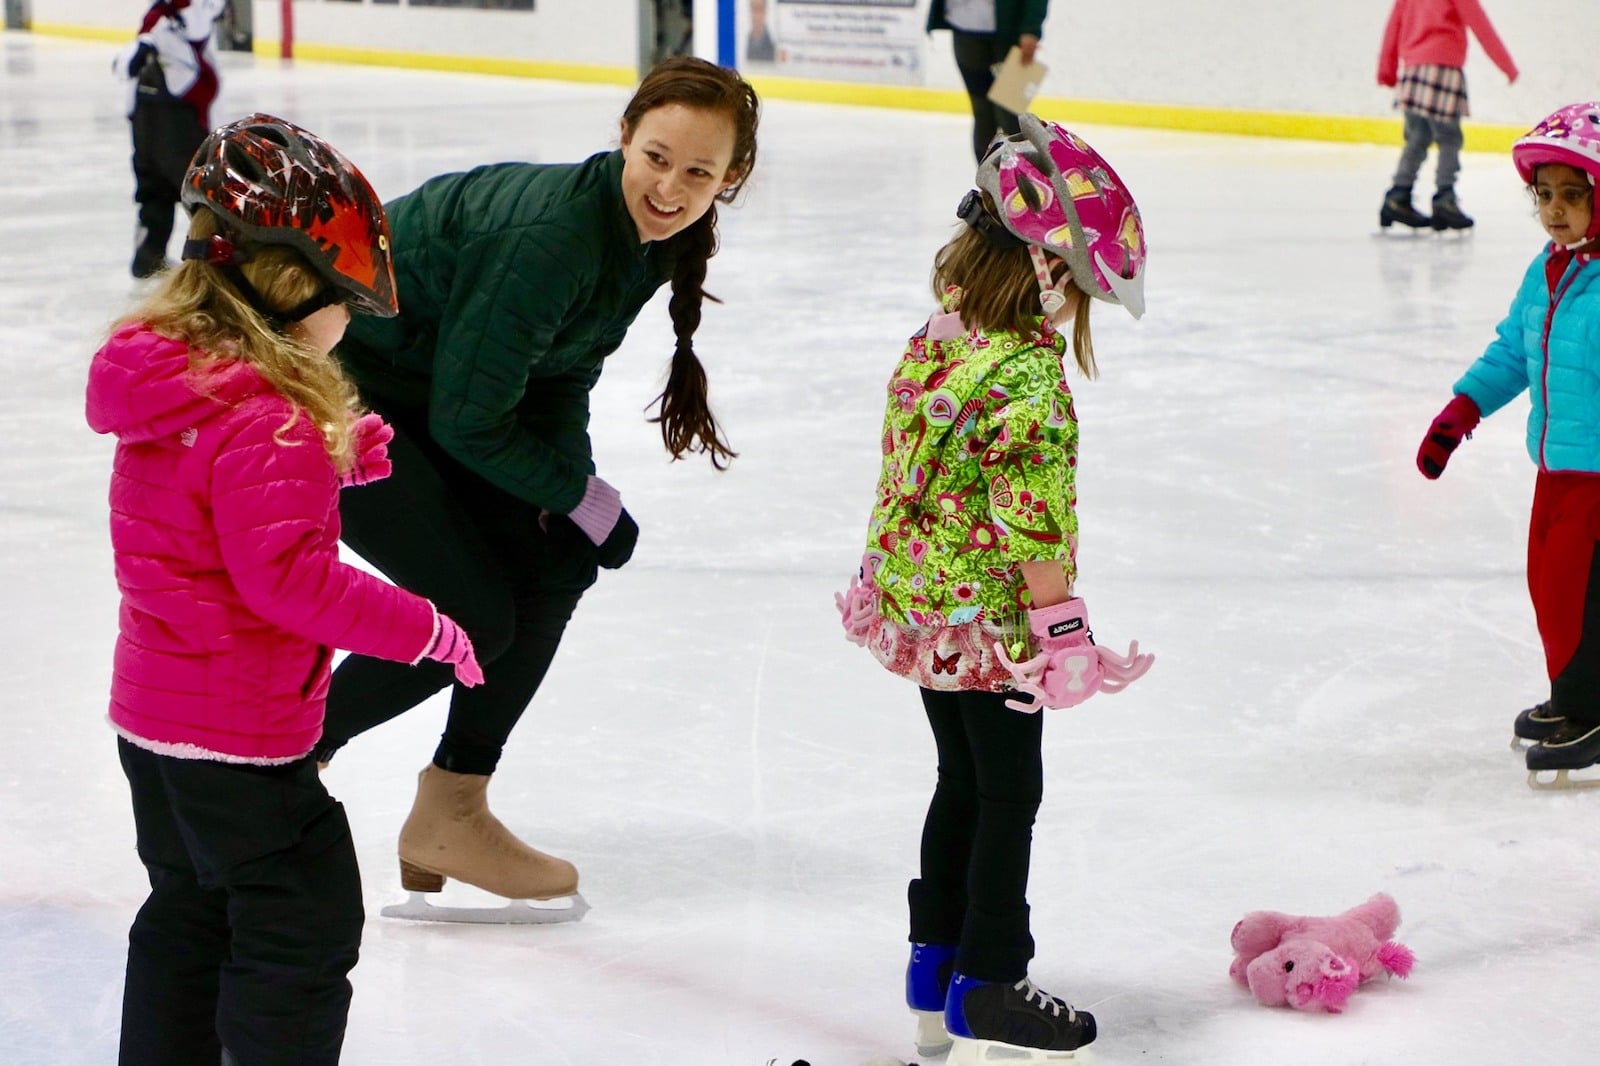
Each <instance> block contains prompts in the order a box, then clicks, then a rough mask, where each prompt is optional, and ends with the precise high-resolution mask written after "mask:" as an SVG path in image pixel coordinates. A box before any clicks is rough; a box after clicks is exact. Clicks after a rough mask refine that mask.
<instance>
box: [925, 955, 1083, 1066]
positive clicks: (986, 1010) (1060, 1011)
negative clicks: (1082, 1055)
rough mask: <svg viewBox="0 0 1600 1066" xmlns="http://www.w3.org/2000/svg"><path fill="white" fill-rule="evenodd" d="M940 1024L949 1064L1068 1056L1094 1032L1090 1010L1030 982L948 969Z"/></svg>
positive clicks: (1058, 1059)
mask: <svg viewBox="0 0 1600 1066" xmlns="http://www.w3.org/2000/svg"><path fill="white" fill-rule="evenodd" d="M944 1025H945V1028H946V1029H947V1030H949V1032H950V1036H951V1039H952V1041H953V1043H954V1046H953V1047H952V1048H951V1049H950V1062H949V1066H982V1064H984V1063H988V1062H1007V1063H1051V1062H1071V1061H1072V1060H1073V1058H1074V1054H1075V1052H1077V1050H1078V1049H1079V1048H1081V1047H1083V1046H1085V1045H1086V1044H1090V1043H1092V1042H1093V1041H1094V1038H1095V1027H1094V1015H1092V1014H1090V1013H1089V1012H1088V1011H1084V1010H1073V1009H1072V1007H1071V1006H1070V1005H1069V1004H1067V1003H1066V1002H1065V1001H1064V1000H1060V999H1057V998H1056V997H1055V996H1052V995H1050V994H1049V993H1046V992H1042V991H1040V990H1039V989H1038V988H1036V987H1034V984H1033V982H1032V981H1030V980H1028V979H1027V978H1026V977H1024V978H1023V979H1022V980H1020V981H1018V982H1017V983H1016V984H1006V983H1004V982H999V981H979V980H976V979H975V978H971V977H968V976H966V975H965V974H962V973H959V972H958V973H954V974H951V975H950V992H949V994H948V995H947V996H946V997H945V1001H944Z"/></svg>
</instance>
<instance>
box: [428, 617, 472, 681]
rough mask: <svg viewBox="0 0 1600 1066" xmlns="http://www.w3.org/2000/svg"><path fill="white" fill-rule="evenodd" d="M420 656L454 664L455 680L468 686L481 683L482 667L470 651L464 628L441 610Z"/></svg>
mask: <svg viewBox="0 0 1600 1066" xmlns="http://www.w3.org/2000/svg"><path fill="white" fill-rule="evenodd" d="M422 657H423V658H424V659H432V660H433V661H434V662H440V663H449V664H450V665H451V666H454V667H455V668H456V680H457V681H459V682H461V683H462V684H463V685H465V686H467V687H468V688H472V687H473V686H474V685H481V684H483V669H482V667H480V666H479V665H478V657H477V656H476V655H474V654H473V652H472V641H470V640H468V639H467V633H466V630H464V629H462V628H461V627H460V626H458V625H456V623H455V620H454V619H453V618H451V617H450V616H449V615H447V614H445V613H444V612H442V611H441V612H440V613H439V616H438V619H437V620H436V621H435V622H434V627H433V640H432V642H431V643H429V645H428V650H427V651H425V652H423V653H422Z"/></svg>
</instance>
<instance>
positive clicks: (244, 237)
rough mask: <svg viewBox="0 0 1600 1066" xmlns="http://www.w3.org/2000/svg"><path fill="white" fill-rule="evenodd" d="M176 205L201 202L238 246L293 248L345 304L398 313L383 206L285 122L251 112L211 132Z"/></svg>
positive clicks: (339, 159) (317, 143)
mask: <svg viewBox="0 0 1600 1066" xmlns="http://www.w3.org/2000/svg"><path fill="white" fill-rule="evenodd" d="M183 204H184V206H185V207H187V208H188V209H189V211H190V212H191V213H193V212H194V211H195V210H197V209H198V208H201V207H204V208H209V209H210V210H211V211H213V212H214V213H216V214H217V215H218V217H219V218H220V219H221V221H222V228H223V230H224V231H225V232H226V233H227V235H228V236H229V237H231V238H232V239H233V240H235V241H241V242H243V243H244V245H245V246H246V247H248V245H250V244H281V245H287V246H288V247H290V248H293V249H294V250H295V251H297V252H299V253H300V254H301V255H302V256H304V257H305V259H306V261H307V262H309V263H310V264H311V266H312V268H313V269H315V270H316V271H317V273H318V274H320V275H321V276H322V277H323V279H324V280H326V281H327V282H328V283H329V284H330V285H332V286H334V288H335V289H336V290H337V291H338V296H339V297H340V298H341V299H343V300H344V301H345V302H346V303H348V304H349V305H350V307H351V310H353V311H359V312H361V313H363V314H368V315H377V316H379V317H381V318H392V317H394V315H396V314H398V313H399V302H398V301H397V299H396V297H395V284H394V266H393V265H392V263H391V262H390V258H389V220H388V218H387V217H386V216H385V215H384V213H383V203H382V202H381V201H380V200H379V199H378V194H377V193H375V192H373V191H372V186H371V185H369V184H367V179H366V178H364V177H362V176H361V171H359V170H357V169H356V168H355V166H354V164H352V163H351V162H350V161H349V160H348V159H346V158H345V157H344V156H343V155H341V154H340V153H339V151H338V150H337V149H335V148H334V147H333V146H332V145H330V144H329V143H328V142H327V141H324V140H323V139H322V138H320V137H318V136H316V135H315V134H312V133H308V132H306V131H305V130H303V129H301V128H300V127H299V126H296V125H295V124H294V123H292V122H289V121H287V120H285V119H281V118H277V117H275V116H273V115H265V114H255V115H251V116H250V117H249V118H243V119H240V120H239V121H237V122H232V123H229V124H228V125H226V126H219V127H218V128H217V129H215V130H212V131H211V133H210V134H209V135H208V136H207V137H206V139H205V141H204V142H203V143H202V144H201V145H200V148H199V149H198V150H197V151H196V152H195V156H194V161H193V162H192V163H191V164H190V166H189V173H188V174H187V175H186V176H185V178H184V183H183Z"/></svg>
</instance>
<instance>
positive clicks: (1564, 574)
mask: <svg viewBox="0 0 1600 1066" xmlns="http://www.w3.org/2000/svg"><path fill="white" fill-rule="evenodd" d="M1597 547H1600V476H1596V475H1593V474H1552V473H1549V472H1547V471H1540V472H1539V476H1538V480H1537V481H1536V482H1535V483H1534V488H1533V516H1532V519H1531V521H1530V522H1529V525H1528V591H1529V593H1530V594H1531V595H1532V596H1533V613H1534V618H1535V619H1536V620H1537V622H1538V625H1539V637H1540V639H1541V640H1543V642H1544V656H1545V666H1546V668H1547V669H1548V671H1549V674H1550V696H1551V700H1552V701H1553V702H1554V703H1555V705H1556V706H1555V710H1556V712H1557V713H1559V714H1562V715H1564V716H1566V717H1569V718H1576V719H1579V720H1583V721H1593V722H1595V723H1597V724H1600V566H1597V565H1595V564H1596V554H1597Z"/></svg>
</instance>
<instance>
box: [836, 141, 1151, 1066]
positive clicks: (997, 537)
mask: <svg viewBox="0 0 1600 1066" xmlns="http://www.w3.org/2000/svg"><path fill="white" fill-rule="evenodd" d="M1019 122H1020V125H1021V129H1022V132H1021V133H1020V134H1014V135H1012V136H1010V137H1007V138H1005V139H1004V140H1001V141H998V142H996V144H995V145H994V146H993V147H992V148H991V149H990V151H989V153H988V154H987V155H986V156H985V157H984V159H983V161H982V162H981V163H980V164H979V166H978V172H977V185H978V188H977V189H974V190H972V191H971V192H969V193H968V194H967V196H966V198H965V199H963V200H962V202H961V205H960V207H959V208H958V210H957V215H958V217H959V218H960V219H961V220H962V221H963V222H965V223H966V225H965V226H964V227H963V228H962V229H961V230H960V231H959V232H958V233H957V235H956V236H955V237H954V238H953V239H952V240H951V241H949V242H948V243H947V244H946V245H945V246H944V247H943V248H941V249H940V250H939V252H938V253H937V255H936V256H935V258H934V271H933V274H934V279H933V288H934V294H935V296H937V297H938V298H939V300H940V304H941V307H940V311H939V312H938V313H935V314H934V315H933V316H932V317H931V318H929V320H928V322H927V324H926V325H925V326H924V327H923V328H922V329H921V330H919V331H918V332H917V333H916V334H915V335H914V336H913V337H912V338H911V340H910V342H909V343H908V344H907V346H906V350H905V352H904V354H903V355H902V356H901V359H900V362H899V364H898V365H897V366H896V367H895V369H894V372H893V373H892V375H891V376H890V379H889V382H890V383H889V388H888V390H887V391H888V403H887V409H886V412H885V416H884V428H883V434H882V437H881V440H882V449H883V460H882V469H881V474H880V478H879V482H878V485H877V492H876V494H875V496H874V500H875V505H874V508H873V512H872V518H871V522H870V526H869V529H868V534H867V546H866V551H865V553H864V554H863V556H862V560H861V570H860V573H859V576H858V579H857V580H856V581H852V583H851V586H850V589H849V591H848V592H847V593H846V594H844V595H841V596H840V597H839V607H840V613H841V615H842V618H843V621H844V625H845V630H846V633H847V634H848V635H849V637H850V639H851V640H853V641H854V642H856V643H858V644H861V645H862V646H864V647H866V648H867V649H868V650H869V651H871V652H872V654H873V656H874V657H875V658H876V659H878V661H879V662H881V663H882V664H883V665H884V666H885V667H886V668H888V669H889V670H890V671H891V672H893V673H896V674H899V675H900V676H902V677H904V678H906V679H908V680H911V681H914V682H916V683H917V685H918V686H919V690H920V695H921V699H922V705H923V710H924V712H925V713H926V715H927V718H928V724H929V726H930V727H931V728H932V730H933V737H934V743H935V746H936V748H937V752H938V764H937V765H938V778H937V783H936V785H935V788H934V792H933V797H932V800H931V802H930V803H929V806H928V813H927V817H926V819H925V821H924V823H923V828H922V844H921V853H920V871H919V872H920V876H919V877H918V878H917V879H916V880H914V881H912V882H911V884H910V886H909V890H908V897H909V904H910V936H909V939H910V941H911V957H910V962H909V963H908V965H907V968H906V1002H907V1005H908V1006H909V1007H910V1008H911V1010H912V1012H913V1013H914V1014H915V1015H916V1018H917V1032H916V1043H917V1048H918V1050H919V1052H920V1053H921V1054H923V1055H938V1054H940V1053H942V1052H943V1051H944V1050H945V1049H946V1048H950V1060H949V1061H950V1063H951V1066H971V1064H975V1063H979V1062H984V1061H989V1060H990V1057H991V1056H998V1057H1000V1058H1003V1059H1004V1060H1005V1061H1008V1062H1017V1063H1045V1062H1056V1061H1062V1060H1065V1059H1070V1058H1071V1057H1072V1054H1073V1053H1074V1052H1075V1051H1077V1050H1078V1049H1079V1048H1081V1047H1083V1046H1084V1045H1086V1044H1089V1043H1090V1042H1092V1041H1093V1040H1094V1039H1095V1035H1096V1030H1095V1020H1094V1018H1093V1016H1092V1015H1090V1014H1089V1013H1088V1012H1087V1011H1081V1010H1076V1009H1074V1008H1073V1007H1071V1006H1070V1005H1068V1004H1067V1003H1066V1002H1065V1001H1064V1000H1061V999H1059V998H1057V997H1055V996H1051V995H1049V994H1047V993H1045V992H1043V991H1041V990H1040V989H1039V988H1038V987H1037V986H1035V985H1034V984H1033V982H1032V981H1031V980H1029V977H1028V963H1029V960H1031V959H1032V958H1033V952H1034V943H1033V935H1032V932H1031V930H1030V926H1029V907H1028V900H1027V887H1028V866H1029V860H1030V858H1031V853H1032V834H1033V823H1034V818H1035V816H1036V815H1037V813H1038V809H1039V802H1040V797H1041V795H1042V793H1043V787H1044V765H1043V758H1042V753H1041V742H1042V738H1043V729H1044V715H1042V714H1039V713H1037V712H1038V711H1039V710H1040V709H1041V708H1043V707H1070V706H1074V705H1076V704H1078V703H1081V702H1082V701H1084V700H1086V699H1088V698H1089V697H1090V696H1091V695H1093V694H1094V693H1096V692H1098V691H1101V690H1104V691H1107V692H1116V691H1119V690H1120V689H1122V688H1123V687H1125V686H1126V685H1128V684H1130V683H1131V682H1133V681H1134V680H1137V679H1138V678H1139V677H1141V676H1143V674H1144V672H1145V670H1146V669H1148V668H1149V666H1150V662H1151V656H1149V655H1140V654H1138V645H1137V644H1135V645H1133V646H1132V647H1131V648H1130V649H1129V653H1128V654H1127V655H1126V656H1124V655H1120V654H1118V653H1116V652H1113V651H1111V650H1110V649H1109V648H1106V647H1102V646H1097V645H1096V644H1095V643H1094V642H1093V638H1092V636H1091V634H1090V632H1089V623H1088V613H1087V611H1086V609H1085V608H1084V604H1083V600H1082V599H1080V598H1078V597H1076V596H1074V595H1073V591H1072V585H1073V581H1074V579H1075V578H1076V576H1077V561H1076V552H1077V540H1078V536H1077V534H1078V519H1077V514H1076V511H1075V509H1074V503H1075V499H1076V493H1075V488H1074V486H1075V479H1076V464H1077V450H1078V449H1077V442H1078V422H1077V416H1076V413H1075V412H1074V410H1073V406H1072V393H1071V390H1070V389H1069V388H1068V387H1067V383H1066V380H1065V377H1066V375H1065V370H1064V367H1063V362H1064V358H1063V357H1064V356H1065V354H1066V351H1067V347H1068V342H1067V335H1068V334H1069V333H1070V335H1071V338H1072V340H1071V348H1072V355H1073V358H1074V361H1075V362H1076V364H1077V366H1078V368H1079V370H1080V371H1082V372H1083V374H1084V375H1085V376H1086V377H1093V376H1094V372H1095V365H1094V351H1093V346H1092V343H1091V339H1090V335H1089V308H1090V305H1091V304H1092V302H1093V300H1091V297H1093V298H1095V299H1101V300H1106V301H1107V302H1110V303H1116V304H1121V305H1122V306H1124V307H1126V308H1127V309H1128V310H1129V311H1130V312H1131V313H1132V314H1133V315H1134V316H1135V317H1138V316H1139V315H1140V314H1141V313H1142V312H1143V310H1144V295H1143V268H1144V258H1145V248H1144V229H1143V225H1142V223H1141V222H1140V219H1139V211H1138V208H1137V207H1135V206H1134V202H1133V198H1132V196H1131V195H1130V194H1129V193H1128V191H1127V189H1126V188H1125V187H1124V186H1123V185H1122V183H1121V180H1120V179H1119V178H1118V177H1117V175H1116V173H1115V172H1114V171H1113V170H1112V169H1111V167H1110V166H1109V165H1108V164H1107V163H1106V161H1105V160H1104V159H1102V158H1101V157H1100V156H1099V154H1097V153H1096V152H1095V151H1094V149H1093V148H1091V147H1089V145H1087V144H1085V143H1084V142H1083V140H1082V139H1081V138H1079V137H1078V136H1077V135H1075V134H1073V133H1071V132H1069V131H1067V130H1065V129H1063V128H1061V127H1060V126H1057V125H1055V124H1053V123H1041V122H1040V121H1039V120H1038V119H1037V118H1035V117H1034V116H1032V115H1028V114H1023V115H1021V116H1019ZM1041 312H1042V313H1041Z"/></svg>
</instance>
